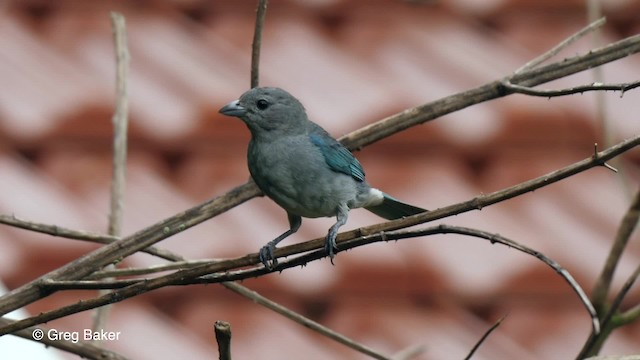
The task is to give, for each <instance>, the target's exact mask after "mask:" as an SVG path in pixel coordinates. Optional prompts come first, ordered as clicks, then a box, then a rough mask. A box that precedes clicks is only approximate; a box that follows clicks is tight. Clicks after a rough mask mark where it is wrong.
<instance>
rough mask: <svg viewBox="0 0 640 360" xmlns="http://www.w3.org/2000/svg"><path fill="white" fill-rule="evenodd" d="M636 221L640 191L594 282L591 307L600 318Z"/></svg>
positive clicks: (630, 206) (638, 214) (639, 203)
mask: <svg viewBox="0 0 640 360" xmlns="http://www.w3.org/2000/svg"><path fill="white" fill-rule="evenodd" d="M638 220H640V190H638V192H637V193H636V196H635V197H634V198H633V200H632V201H631V204H630V205H629V209H628V210H627V212H626V213H625V215H624V217H623V218H622V221H621V222H620V226H619V227H618V231H617V233H616V237H615V239H614V241H613V244H612V245H611V250H610V251H609V255H608V256H607V260H606V261H605V265H604V267H603V268H602V272H601V273H600V276H598V280H596V284H595V286H594V288H593V295H592V301H593V305H594V306H595V307H596V309H597V310H598V313H599V314H600V316H601V318H604V315H605V314H604V311H605V309H606V308H607V306H606V300H607V295H608V294H609V289H610V288H611V281H612V280H613V274H614V273H615V270H616V267H617V266H618V263H619V262H620V258H621V257H622V253H623V252H624V249H625V248H626V246H627V244H628V242H629V239H630V238H631V235H632V234H633V232H634V230H635V228H636V226H637V225H638Z"/></svg>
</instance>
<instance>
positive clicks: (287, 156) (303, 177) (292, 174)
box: [247, 137, 358, 217]
mask: <svg viewBox="0 0 640 360" xmlns="http://www.w3.org/2000/svg"><path fill="white" fill-rule="evenodd" d="M306 139H307V138H306V137H291V138H286V139H279V140H278V141H272V142H254V141H252V142H251V143H250V145H249V151H248V153H247V156H248V164H249V172H250V173H251V176H252V177H253V179H254V181H255V182H256V184H257V185H258V187H259V188H260V189H261V190H262V191H263V192H264V193H265V194H266V195H267V196H268V197H270V198H271V199H272V200H274V201H275V202H276V203H277V204H278V205H280V206H281V207H282V208H284V209H285V210H287V211H288V212H290V213H293V214H296V215H300V216H303V217H325V216H334V215H335V214H336V209H337V207H338V206H339V205H341V204H347V203H349V202H353V199H355V198H356V196H357V192H358V190H357V185H356V183H355V181H354V180H353V179H352V178H351V177H350V176H347V175H345V174H342V173H337V172H335V171H332V170H331V169H330V168H329V166H328V165H327V164H326V161H325V159H324V157H323V156H322V154H321V153H320V152H319V150H318V149H317V147H315V146H314V145H313V144H312V143H310V142H309V141H308V140H306Z"/></svg>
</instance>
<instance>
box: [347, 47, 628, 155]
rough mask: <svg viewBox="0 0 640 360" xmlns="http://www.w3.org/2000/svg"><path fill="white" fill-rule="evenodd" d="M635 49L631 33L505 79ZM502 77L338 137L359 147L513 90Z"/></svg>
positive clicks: (561, 71)
mask: <svg viewBox="0 0 640 360" xmlns="http://www.w3.org/2000/svg"><path fill="white" fill-rule="evenodd" d="M639 51H640V35H635V36H631V37H628V38H626V39H623V40H620V41H618V42H615V43H612V44H609V45H607V46H604V47H602V48H599V49H596V50H591V51H589V52H588V53H587V54H584V55H578V56H575V57H572V58H568V59H565V60H561V61H557V62H554V63H551V64H549V65H545V66H541V67H537V68H535V69H529V70H526V71H522V72H520V73H517V74H513V75H511V76H508V77H507V78H506V80H508V81H509V82H510V83H512V84H517V85H521V86H526V87H532V86H536V85H540V84H543V83H546V82H549V81H552V80H556V79H559V78H562V77H566V76H569V75H572V74H575V73H578V72H580V71H584V70H587V69H591V68H593V67H596V66H600V65H602V64H606V63H608V62H611V61H615V60H617V59H620V58H623V57H626V56H629V55H631V54H635V53H637V52H639ZM504 80H505V79H500V80H496V81H493V82H491V83H488V84H485V85H482V86H480V87H477V88H475V89H471V90H467V91H463V92H461V93H458V94H454V95H451V96H447V97H445V98H442V99H439V100H436V101H432V102H430V103H427V104H424V105H420V106H417V107H414V108H411V109H407V110H404V111H402V112H400V113H398V114H395V115H391V116H389V117H387V118H385V119H382V120H380V121H378V122H375V123H373V124H371V125H368V126H365V127H363V128H361V129H359V130H357V131H354V132H352V133H350V134H348V135H346V136H343V137H342V138H341V139H340V140H341V141H342V143H343V144H345V146H347V147H348V148H349V149H352V150H353V149H359V148H362V147H364V146H366V145H369V144H371V143H374V142H376V141H379V140H380V139H383V138H385V137H388V136H391V135H393V134H395V133H397V132H400V131H402V130H405V129H408V128H410V127H412V126H415V125H419V124H423V123H425V122H427V121H431V120H434V119H436V118H438V117H440V116H443V115H445V114H449V113H452V112H455V111H458V110H461V109H464V108H466V107H469V106H471V105H475V104H479V103H481V102H484V101H488V100H492V99H495V98H499V97H503V96H506V95H509V94H512V93H513V90H509V89H507V88H505V87H504V86H503V85H502V82H503V81H504Z"/></svg>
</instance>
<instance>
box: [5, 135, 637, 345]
mask: <svg viewBox="0 0 640 360" xmlns="http://www.w3.org/2000/svg"><path fill="white" fill-rule="evenodd" d="M638 145H640V135H639V136H636V137H634V138H631V139H628V140H625V141H623V142H621V143H619V144H616V145H614V146H612V147H611V148H609V149H606V150H604V151H601V152H599V153H596V154H595V155H594V156H591V157H589V158H586V159H584V160H582V161H579V162H577V163H574V164H572V165H569V166H567V167H565V168H563V169H560V170H556V171H553V172H551V173H548V174H546V175H543V176H540V177H538V178H535V179H532V180H528V181H525V182H523V183H520V184H517V185H515V186H512V187H509V188H505V189H502V190H499V191H495V192H493V193H490V194H486V195H480V196H477V197H475V198H473V199H471V200H468V201H465V202H461V203H458V204H453V205H449V206H446V207H443V208H440V209H436V210H433V211H429V212H426V213H422V214H418V215H413V216H409V217H406V218H403V219H398V220H393V221H388V222H385V223H381V224H376V225H372V226H368V227H364V228H360V229H356V230H352V231H348V232H344V233H341V234H339V235H338V238H337V243H338V245H339V251H342V250H345V249H344V246H343V244H342V243H344V242H346V241H347V240H352V239H355V238H358V237H360V238H366V236H367V235H372V234H377V233H383V232H386V231H391V230H396V229H400V228H405V227H409V226H413V225H418V224H422V223H426V222H429V221H434V220H438V219H442V218H445V217H448V216H451V215H457V214H461V213H464V212H468V211H471V210H479V209H482V208H483V207H486V206H490V205H493V204H495V203H498V202H501V201H504V200H507V199H511V198H513V197H516V196H518V195H522V194H524V193H527V192H530V191H533V190H536V189H539V188H541V187H544V186H547V185H550V184H553V183H555V182H557V181H560V180H562V179H565V178H567V177H569V176H572V175H575V174H578V173H580V172H583V171H585V170H587V169H590V168H592V167H595V166H602V165H603V164H604V163H605V162H606V161H608V160H610V159H611V158H613V157H615V156H618V155H620V154H622V153H624V152H625V151H627V150H629V149H632V148H634V147H635V146H638ZM236 191H237V192H238V193H240V194H241V193H242V190H241V189H236ZM236 195H237V194H236ZM221 201H222V200H221ZM224 203H226V200H225V201H224ZM134 236H135V234H134ZM118 243H120V241H117V242H115V243H114V244H118ZM114 244H111V245H108V246H106V247H110V246H112V245H114ZM323 246H324V238H319V239H314V240H310V241H307V242H304V243H299V244H293V245H289V246H285V247H282V248H277V249H276V251H275V254H274V255H275V256H276V257H283V256H289V255H293V254H295V253H301V252H307V251H312V250H317V251H315V252H313V253H311V254H308V255H307V257H304V256H303V257H301V258H302V260H303V261H304V262H302V263H306V262H307V261H310V260H314V259H319V258H322V257H324V256H326V253H325V252H324V251H323V249H324V247H323ZM318 249H319V250H318ZM257 264H260V260H259V259H258V255H257V254H256V253H253V254H249V255H246V256H244V257H240V258H235V259H228V260H222V261H217V262H215V263H213V264H206V265H202V266H196V267H194V268H191V269H184V270H180V271H177V272H174V273H171V274H168V275H165V276H161V277H157V278H154V279H150V280H144V281H141V282H138V283H136V284H132V285H130V286H127V287H125V288H123V289H120V290H117V291H114V292H113V293H110V294H108V295H105V296H101V297H99V298H95V299H91V300H86V301H83V302H80V303H76V304H73V305H69V306H65V307H62V308H59V309H56V310H52V311H49V312H45V313H42V314H40V315H37V316H33V317H31V318H28V319H24V320H21V321H19V322H16V323H15V324H12V326H5V327H2V328H0V335H2V334H7V333H10V332H13V331H15V330H19V329H23V328H25V327H28V326H32V325H36V324H39V323H42V322H47V321H51V320H53V319H57V318H60V317H62V316H66V315H69V314H73V313H76V312H80V311H85V310H88V309H92V308H95V307H98V306H103V305H106V304H110V303H114V302H118V301H122V300H124V299H126V298H129V297H132V296H136V295H139V294H142V293H144V292H148V291H151V290H154V289H157V288H160V287H164V286H169V285H177V284H183V283H184V282H185V280H186V279H195V280H190V281H199V280H197V279H196V278H198V277H201V276H203V275H207V274H213V273H216V272H223V273H224V276H219V281H232V280H237V279H242V278H246V277H254V276H258V275H262V274H265V273H267V272H268V271H267V270H266V269H265V268H264V267H262V266H258V267H256V268H251V269H249V270H241V271H238V272H237V273H238V274H241V276H234V273H232V272H229V270H230V269H237V268H242V267H247V266H252V265H253V266H255V265H257ZM299 264H300V263H297V262H292V261H285V262H280V263H279V264H278V266H276V268H275V269H274V271H282V270H283V269H285V268H288V267H292V266H297V265H299ZM43 280H47V281H49V282H51V281H53V282H54V283H55V281H57V280H73V279H55V278H52V277H49V278H44V279H43V278H41V279H40V280H39V281H38V282H36V283H35V285H32V286H33V287H34V289H33V290H32V291H34V292H35V293H36V294H40V293H44V294H48V293H51V292H52V291H53V290H51V289H47V285H46V284H44V283H43V282H44V281H43ZM209 282H211V281H209ZM0 299H1V298H0ZM10 299H11V298H10Z"/></svg>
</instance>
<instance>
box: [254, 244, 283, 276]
mask: <svg viewBox="0 0 640 360" xmlns="http://www.w3.org/2000/svg"><path fill="white" fill-rule="evenodd" d="M275 249H276V246H275V244H272V243H268V244H267V245H265V246H263V247H261V248H260V251H259V252H258V256H259V258H260V262H262V264H263V265H264V267H265V268H267V270H273V269H274V268H275V267H276V266H278V260H277V259H276V258H275V257H274V256H273V252H274V250H275Z"/></svg>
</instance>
